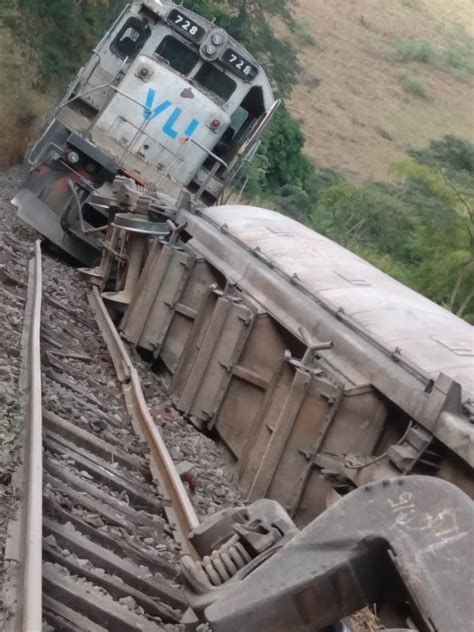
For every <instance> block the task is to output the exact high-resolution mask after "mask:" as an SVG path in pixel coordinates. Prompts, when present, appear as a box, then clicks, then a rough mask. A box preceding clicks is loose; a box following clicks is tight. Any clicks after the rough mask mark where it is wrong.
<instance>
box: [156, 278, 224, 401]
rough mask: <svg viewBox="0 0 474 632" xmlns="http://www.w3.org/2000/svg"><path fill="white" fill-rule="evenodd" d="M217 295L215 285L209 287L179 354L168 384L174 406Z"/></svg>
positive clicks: (197, 353)
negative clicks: (186, 340)
mask: <svg viewBox="0 0 474 632" xmlns="http://www.w3.org/2000/svg"><path fill="white" fill-rule="evenodd" d="M219 296H220V294H219V295H218V294H217V293H216V288H215V287H210V288H209V289H208V290H207V292H206V294H205V296H204V299H203V301H202V303H201V307H200V309H199V312H198V315H197V317H196V319H195V321H194V324H193V328H192V331H191V334H190V336H189V338H188V342H187V344H186V346H185V348H184V350H183V353H182V354H181V357H180V359H179V362H178V365H177V367H176V371H175V373H174V375H173V378H172V380H171V382H170V384H169V386H168V391H169V393H170V395H171V396H172V399H173V401H174V403H175V405H176V406H179V400H180V397H181V393H182V392H183V390H184V388H185V386H186V383H187V381H188V378H189V375H190V373H191V370H192V368H193V366H194V363H195V361H196V358H197V356H198V355H199V351H200V349H201V346H202V342H203V340H204V338H205V336H206V334H207V331H208V329H209V325H210V324H211V320H212V315H213V313H214V310H215V307H216V303H217V301H218V299H219Z"/></svg>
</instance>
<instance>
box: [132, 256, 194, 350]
mask: <svg viewBox="0 0 474 632" xmlns="http://www.w3.org/2000/svg"><path fill="white" fill-rule="evenodd" d="M193 263H194V255H193V253H191V252H189V251H185V250H182V249H178V248H171V254H170V259H169V261H168V265H167V266H166V271H164V273H163V275H162V279H161V283H160V287H159V290H158V292H157V293H156V295H155V299H154V301H153V305H152V307H151V309H150V312H149V314H148V318H147V320H146V323H145V326H144V328H143V332H142V335H141V336H140V340H139V342H138V346H140V347H142V348H143V349H150V350H153V352H154V355H155V357H157V355H158V354H159V352H160V349H161V345H162V343H163V341H164V339H165V336H166V333H167V331H168V327H169V325H170V322H171V319H172V317H173V311H174V308H175V305H176V304H177V303H178V302H179V299H180V296H181V294H182V292H183V290H184V287H185V284H186V281H187V279H188V277H189V275H190V272H191V269H192V266H193Z"/></svg>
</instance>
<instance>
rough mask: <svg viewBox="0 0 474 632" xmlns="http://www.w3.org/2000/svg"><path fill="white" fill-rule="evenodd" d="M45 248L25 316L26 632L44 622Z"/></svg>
mask: <svg viewBox="0 0 474 632" xmlns="http://www.w3.org/2000/svg"><path fill="white" fill-rule="evenodd" d="M41 301H42V269H41V245H40V242H39V241H37V242H36V244H35V256H34V259H33V260H32V261H31V262H30V277H29V282H28V303H27V308H26V314H25V332H26V335H27V353H26V376H27V393H28V403H27V416H26V419H25V463H24V468H25V470H24V471H25V477H24V480H25V490H24V492H25V499H24V525H23V542H22V561H21V587H22V590H21V591H20V600H21V604H19V605H20V612H21V624H20V627H19V628H18V629H20V630H22V631H24V632H31V630H40V629H41V620H42V597H41V592H42V554H41V545H42V537H43V531H42V524H43V448H42V431H43V430H42V425H43V418H42V403H41V399H42V398H41V351H40V328H41Z"/></svg>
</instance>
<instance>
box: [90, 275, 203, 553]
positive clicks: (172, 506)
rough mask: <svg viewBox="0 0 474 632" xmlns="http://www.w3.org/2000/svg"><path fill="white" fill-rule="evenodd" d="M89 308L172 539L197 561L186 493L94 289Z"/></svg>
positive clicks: (194, 519) (192, 518) (193, 524)
mask: <svg viewBox="0 0 474 632" xmlns="http://www.w3.org/2000/svg"><path fill="white" fill-rule="evenodd" d="M88 298H89V304H90V306H91V308H92V310H93V312H94V315H95V317H96V320H97V324H98V326H99V329H100V331H101V333H102V336H103V338H104V340H105V343H106V345H107V348H108V350H109V354H110V357H111V359H112V363H113V365H114V368H115V372H116V374H117V378H118V380H119V382H120V383H121V385H122V389H123V393H124V397H125V403H126V406H127V410H128V413H129V414H130V416H131V418H132V423H133V426H134V429H135V432H137V434H138V435H140V436H141V437H142V439H144V440H145V441H146V443H147V445H148V448H149V450H150V457H151V463H150V469H151V472H152V475H153V477H154V478H155V480H156V481H157V483H158V487H159V490H160V494H161V495H162V500H163V505H164V511H165V513H166V517H167V519H168V521H169V523H170V526H171V527H172V529H173V535H174V538H175V540H176V542H177V543H179V544H180V545H181V547H182V550H183V552H186V553H188V554H190V555H191V556H192V557H193V558H198V557H199V556H198V555H197V553H196V551H195V550H194V548H193V546H192V545H191V543H190V542H189V539H188V535H189V533H190V532H191V531H192V530H193V529H194V528H196V527H197V526H198V524H199V520H198V518H197V515H196V512H195V511H194V508H193V506H192V503H191V501H190V499H189V496H188V494H187V492H186V489H185V487H184V485H183V483H182V481H181V478H180V476H179V474H178V471H177V470H176V467H175V465H174V463H173V460H172V458H171V456H170V454H169V452H168V449H167V448H166V445H165V442H164V441H163V438H162V436H161V435H160V433H159V431H158V428H157V427H156V425H155V423H154V421H153V418H152V416H151V414H150V411H149V409H148V406H147V404H146V401H145V397H144V395H143V391H142V387H141V384H140V378H139V376H138V372H137V370H136V369H135V367H134V366H133V363H132V360H131V358H130V356H129V354H128V352H127V350H126V348H125V345H124V344H123V341H122V340H121V338H120V335H119V333H118V331H117V328H116V327H115V325H114V323H113V321H112V319H111V318H110V315H109V313H108V311H107V308H106V306H105V304H104V301H103V300H102V297H101V295H100V292H99V290H98V288H97V287H94V288H93V289H92V291H91V292H90V294H89V297H88Z"/></svg>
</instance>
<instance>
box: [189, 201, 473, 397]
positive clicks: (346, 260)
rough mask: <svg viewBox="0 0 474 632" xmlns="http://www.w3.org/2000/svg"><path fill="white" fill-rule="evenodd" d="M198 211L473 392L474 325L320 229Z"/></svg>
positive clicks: (225, 211) (236, 209)
mask: <svg viewBox="0 0 474 632" xmlns="http://www.w3.org/2000/svg"><path fill="white" fill-rule="evenodd" d="M200 214H201V216H203V217H206V218H208V219H209V220H211V222H213V223H216V224H217V225H218V226H220V227H221V228H222V229H223V231H224V232H226V233H227V234H228V235H229V236H231V237H233V238H234V239H235V240H237V241H238V242H240V243H241V244H242V245H244V246H245V247H246V248H249V249H250V250H253V251H255V253H256V254H257V256H258V257H259V258H261V259H264V260H268V261H269V262H271V265H272V267H273V268H274V269H276V270H279V271H280V272H282V273H284V274H285V276H288V277H293V278H294V280H295V281H297V285H298V286H299V287H301V288H302V289H303V290H305V291H307V292H308V293H310V294H311V295H312V296H314V297H315V298H316V299H317V300H318V301H319V302H320V303H322V304H324V305H325V306H326V307H327V308H329V309H330V310H333V311H336V312H338V311H340V312H341V311H343V313H344V315H345V316H349V317H350V318H351V321H352V322H354V323H355V324H356V325H357V326H358V327H360V329H361V330H363V331H364V332H366V333H367V334H368V335H369V336H370V337H371V338H373V339H375V340H376V341H377V342H378V343H379V344H380V345H382V346H383V347H384V348H385V349H386V350H387V351H389V352H390V353H394V352H398V353H399V354H400V356H401V357H403V358H404V359H406V360H408V361H409V362H412V363H413V364H414V365H416V366H417V367H419V368H420V369H421V370H422V371H423V372H424V373H426V374H427V375H429V376H430V377H431V378H432V379H434V380H435V379H436V378H437V377H438V375H439V374H440V373H444V374H446V375H448V376H449V377H451V378H452V379H454V380H456V381H457V382H459V383H460V384H461V386H462V389H463V399H464V400H466V399H473V398H474V328H473V327H472V326H471V325H469V324H468V323H466V322H465V321H463V320H461V319H460V318H458V317H457V316H455V315H454V314H452V313H451V312H449V311H447V310H446V309H444V308H443V307H440V306H439V305H437V304H435V303H433V302H432V301H430V300H428V299H427V298H425V297H423V296H421V295H420V294H418V293H416V292H415V291H413V290H411V289H409V288H408V287H406V286H404V285H402V284H401V283H399V282H398V281H395V280H394V279H392V278H391V277H389V276H388V275H386V274H384V273H383V272H381V271H380V270H378V269H377V268H375V267H374V266H372V265H371V264H369V263H368V262H366V261H364V260H363V259H361V258H360V257H358V256H356V255H354V254H353V253H351V252H349V251H348V250H346V249H345V248H343V247H341V246H339V245H338V244H336V243H334V242H332V241H331V240H329V239H327V238H326V237H323V236H322V235H320V234H318V233H316V232H315V231H313V230H311V229H310V228H307V227H306V226H303V225H302V224H300V223H298V222H296V221H294V220H292V219H290V218H288V217H286V216H284V215H281V214H280V213H277V212H275V211H270V210H265V209H259V208H254V207H246V206H226V207H213V208H208V209H205V210H203V211H201V212H200Z"/></svg>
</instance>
